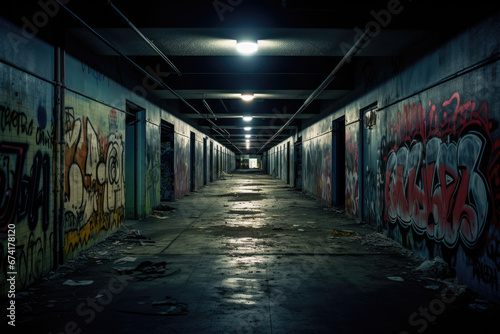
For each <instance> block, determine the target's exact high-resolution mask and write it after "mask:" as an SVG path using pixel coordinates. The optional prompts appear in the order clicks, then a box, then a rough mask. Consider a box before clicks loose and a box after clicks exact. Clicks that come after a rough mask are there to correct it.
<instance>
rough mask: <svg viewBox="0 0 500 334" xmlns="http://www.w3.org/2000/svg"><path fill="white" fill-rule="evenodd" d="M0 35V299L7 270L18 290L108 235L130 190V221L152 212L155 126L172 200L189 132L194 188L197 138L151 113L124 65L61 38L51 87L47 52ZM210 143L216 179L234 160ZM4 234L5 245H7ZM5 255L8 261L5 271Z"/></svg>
mask: <svg viewBox="0 0 500 334" xmlns="http://www.w3.org/2000/svg"><path fill="white" fill-rule="evenodd" d="M0 33H1V35H2V36H7V37H6V38H3V39H2V44H3V47H2V48H0V130H1V133H0V294H1V295H5V294H6V293H7V290H8V285H7V284H6V282H7V281H6V278H7V277H6V276H5V275H6V273H7V272H10V271H16V272H17V273H18V274H17V276H16V283H17V289H18V291H19V290H20V289H23V288H25V287H27V286H29V285H30V284H31V283H33V282H35V281H36V280H39V279H40V278H42V276H43V275H44V274H46V273H47V272H49V271H50V270H51V269H53V268H55V267H56V266H57V265H58V264H61V263H63V262H64V261H65V260H67V259H70V258H72V257H74V256H75V255H76V254H78V252H80V251H82V250H85V249H87V248H89V247H91V246H92V245H94V244H95V243H97V242H99V241H101V240H103V239H104V238H106V237H107V236H108V235H109V234H110V233H112V232H113V231H114V230H116V229H117V228H118V227H119V226H120V225H121V224H122V223H123V222H124V220H125V212H126V206H127V199H126V198H127V196H126V194H127V193H130V192H133V193H135V194H136V197H137V203H136V204H137V205H136V211H137V216H138V218H140V217H145V216H147V215H149V214H151V213H152V210H153V209H154V208H155V207H156V206H158V205H159V204H160V182H161V174H160V164H161V147H160V143H161V139H160V134H161V132H160V125H161V120H165V121H167V122H170V123H172V124H174V125H175V134H174V143H175V145H174V146H175V147H174V150H175V166H174V169H175V170H174V172H175V197H176V198H180V197H182V196H184V195H186V194H188V193H189V191H190V169H191V164H190V159H191V157H190V149H191V147H190V140H191V137H190V135H191V132H193V133H194V134H195V150H196V154H195V155H196V159H195V175H194V179H195V184H194V189H199V188H201V187H202V185H203V169H204V167H205V166H203V139H204V138H206V137H207V135H206V134H205V133H202V132H200V131H198V130H197V129H195V128H194V127H193V126H191V125H189V124H187V123H186V122H184V121H182V120H181V119H179V118H178V117H176V116H174V115H173V114H171V113H169V110H168V109H163V108H162V107H160V101H158V100H157V99H155V98H154V96H152V95H151V94H149V92H148V91H147V89H146V88H145V87H146V86H144V85H143V83H144V81H143V78H137V76H136V74H135V73H136V72H135V71H134V70H132V69H131V67H130V66H129V65H127V64H125V63H120V62H118V61H116V60H111V63H110V60H106V59H103V58H100V57H98V56H95V55H94V54H92V53H91V52H89V51H88V50H86V49H84V48H83V47H81V46H79V45H72V43H71V41H68V43H67V49H66V50H64V51H65V54H64V56H63V60H64V64H65V66H64V74H65V83H66V87H65V88H64V89H59V88H57V87H58V86H57V85H55V84H54V78H55V77H56V75H55V72H56V68H57V66H55V64H56V61H55V54H56V49H55V47H54V46H51V45H48V44H46V43H45V42H43V41H41V40H39V39H37V38H36V36H31V38H30V39H29V40H27V42H26V43H24V42H23V43H15V41H19V39H15V38H13V37H12V36H18V37H20V36H23V32H22V30H21V29H19V28H18V27H16V26H14V25H12V24H11V23H9V22H7V21H4V20H0ZM9 36H10V37H9ZM115 61H116V63H115ZM56 101H58V102H60V103H58V104H56ZM128 103H129V104H133V105H134V106H136V107H137V108H138V109H137V110H138V111H137V113H136V114H135V117H136V120H137V122H136V123H137V131H138V133H137V138H136V139H137V140H136V141H135V143H132V142H127V140H126V138H127V131H126V118H127V104H128ZM128 113H130V111H129V112H128ZM210 140H211V139H209V141H210ZM131 145H133V146H131ZM213 147H214V150H217V151H218V152H219V155H218V158H219V161H218V163H217V162H216V161H215V160H214V161H213V164H214V168H213V171H214V175H213V180H217V179H218V178H219V175H220V174H221V172H222V170H224V171H226V172H229V171H231V170H232V169H234V166H235V156H234V153H233V152H231V151H230V150H229V149H227V148H226V147H225V146H223V145H222V144H221V143H218V142H216V141H213ZM127 152H129V154H130V152H135V154H136V166H135V167H134V168H136V169H135V174H136V175H137V177H138V179H137V182H126V180H125V174H126V173H127V170H128V169H129V168H132V167H131V166H129V165H127V164H126V163H125V161H126V154H127ZM207 153H208V156H209V157H210V155H211V154H213V153H212V152H207ZM206 168H207V169H208V168H209V167H208V164H207V166H206ZM129 205H130V204H129ZM13 233H15V249H14V248H12V246H9V242H10V243H11V245H12V244H13V243H12V242H11V241H12V240H14V239H12V237H13ZM9 237H10V238H11V239H10V240H9ZM9 256H14V257H15V268H14V269H13V270H11V268H9V267H8V266H9V262H10V261H9Z"/></svg>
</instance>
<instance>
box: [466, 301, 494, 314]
mask: <svg viewBox="0 0 500 334" xmlns="http://www.w3.org/2000/svg"><path fill="white" fill-rule="evenodd" d="M468 307H469V310H472V311H476V312H486V311H488V310H489V309H490V308H492V305H491V302H490V301H488V300H486V299H480V298H476V299H475V300H474V302H472V303H470V304H469V306H468Z"/></svg>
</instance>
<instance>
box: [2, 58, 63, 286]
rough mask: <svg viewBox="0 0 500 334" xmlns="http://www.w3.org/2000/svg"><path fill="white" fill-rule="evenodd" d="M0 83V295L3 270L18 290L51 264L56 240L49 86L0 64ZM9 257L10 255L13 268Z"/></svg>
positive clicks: (53, 130)
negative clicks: (13, 274) (13, 272)
mask: <svg viewBox="0 0 500 334" xmlns="http://www.w3.org/2000/svg"><path fill="white" fill-rule="evenodd" d="M0 85H1V86H0V190H1V192H0V294H2V295H5V294H6V293H7V290H8V284H7V280H6V279H7V277H6V275H5V274H6V273H7V272H10V271H15V272H17V275H16V284H17V288H18V289H20V288H24V287H26V286H28V285H29V284H31V283H32V282H34V281H36V280H37V279H40V278H41V277H42V275H44V274H45V273H47V272H48V271H49V270H51V269H52V268H53V267H54V265H55V262H54V257H55V256H56V253H57V246H58V244H57V231H56V226H55V224H54V212H53V210H54V199H53V190H54V181H53V168H54V166H53V149H54V146H53V145H54V136H55V124H54V118H53V114H52V110H53V108H54V105H53V100H52V99H51V98H50V97H52V96H53V94H54V89H53V87H52V85H50V84H48V83H46V82H43V81H40V80H38V79H35V78H32V77H30V76H28V75H26V74H24V73H22V72H20V71H18V70H15V69H12V68H10V67H8V66H6V65H3V64H0ZM13 233H15V234H13ZM9 237H15V242H13V241H12V239H11V240H9ZM9 242H10V243H11V246H10V247H9ZM12 245H15V247H14V248H12ZM9 249H10V250H11V251H10V252H9ZM8 256H14V257H15V265H14V267H13V269H12V268H10V267H9V258H8Z"/></svg>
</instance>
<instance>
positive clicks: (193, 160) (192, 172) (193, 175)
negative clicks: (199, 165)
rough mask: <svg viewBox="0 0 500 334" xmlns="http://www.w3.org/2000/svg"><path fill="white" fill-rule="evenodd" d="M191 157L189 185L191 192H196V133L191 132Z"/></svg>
mask: <svg viewBox="0 0 500 334" xmlns="http://www.w3.org/2000/svg"><path fill="white" fill-rule="evenodd" d="M190 157H191V166H190V167H191V168H190V169H189V175H190V177H189V184H190V191H195V190H196V182H195V180H196V169H195V166H196V135H195V134H194V132H192V131H191V136H190Z"/></svg>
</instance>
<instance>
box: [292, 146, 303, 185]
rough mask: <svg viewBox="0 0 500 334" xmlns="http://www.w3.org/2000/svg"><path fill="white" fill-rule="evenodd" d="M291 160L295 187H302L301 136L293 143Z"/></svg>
mask: <svg viewBox="0 0 500 334" xmlns="http://www.w3.org/2000/svg"><path fill="white" fill-rule="evenodd" d="M294 147H295V149H294V154H293V160H294V164H295V188H297V189H298V190H301V189H302V136H299V137H298V139H297V141H296V142H295V144H294Z"/></svg>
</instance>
